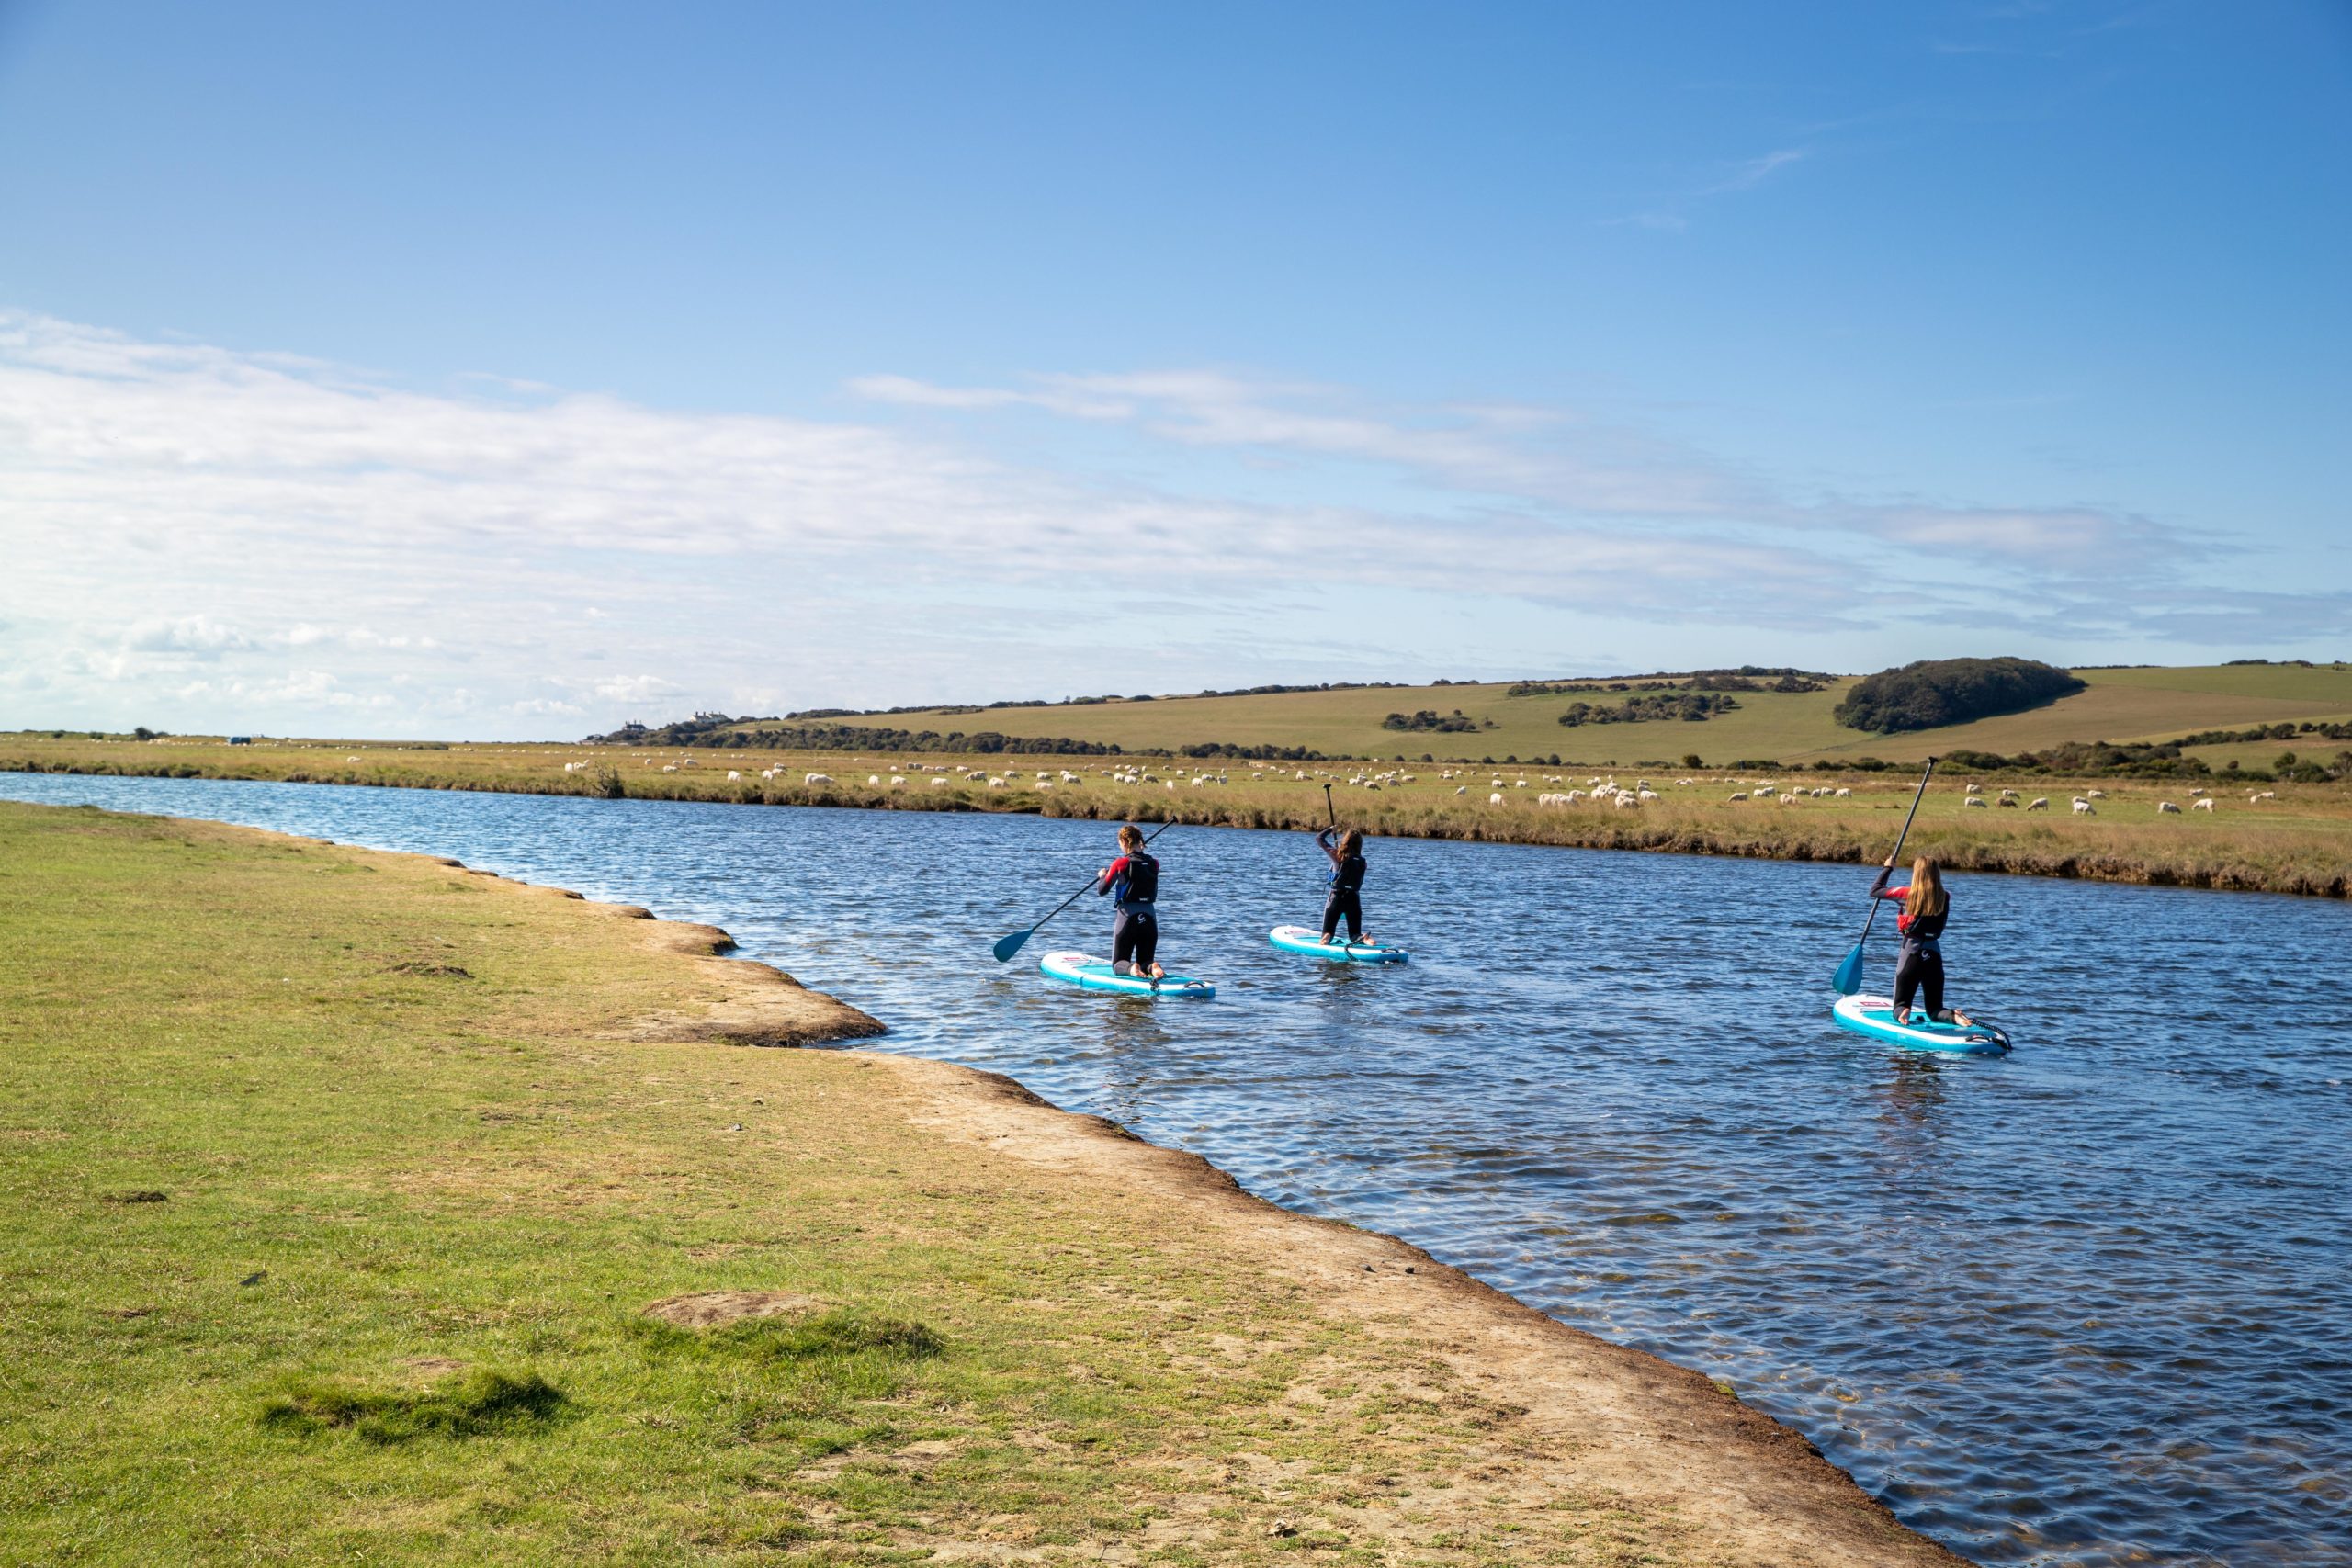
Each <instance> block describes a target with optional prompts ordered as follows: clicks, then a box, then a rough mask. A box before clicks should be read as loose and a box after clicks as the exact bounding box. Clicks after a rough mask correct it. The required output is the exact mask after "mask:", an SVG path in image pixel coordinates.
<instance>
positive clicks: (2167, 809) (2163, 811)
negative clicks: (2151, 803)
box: [2156, 800, 2180, 817]
mask: <svg viewBox="0 0 2352 1568" xmlns="http://www.w3.org/2000/svg"><path fill="white" fill-rule="evenodd" d="M2156 815H2157V816H2159V817H2167V816H2169V817H2177V816H2179V815H2180V807H2177V806H2175V805H2174V804H2173V803H2172V802H2171V801H2169V800H2160V801H2158V802H2156Z"/></svg>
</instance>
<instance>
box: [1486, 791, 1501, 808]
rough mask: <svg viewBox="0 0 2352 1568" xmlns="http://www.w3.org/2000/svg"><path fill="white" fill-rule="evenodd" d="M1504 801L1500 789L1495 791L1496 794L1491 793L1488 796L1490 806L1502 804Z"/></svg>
mask: <svg viewBox="0 0 2352 1568" xmlns="http://www.w3.org/2000/svg"><path fill="white" fill-rule="evenodd" d="M1502 803H1503V797H1502V795H1501V793H1500V792H1499V791H1498V792H1497V793H1495V794H1493V795H1488V796H1487V805H1489V806H1500V805H1501V804H1502Z"/></svg>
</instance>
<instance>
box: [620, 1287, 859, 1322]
mask: <svg viewBox="0 0 2352 1568" xmlns="http://www.w3.org/2000/svg"><path fill="white" fill-rule="evenodd" d="M824 1309H825V1303H823V1302H820V1301H819V1300H818V1299H817V1298H816V1297H814V1296H800V1295H795V1294H793V1293H792V1292H789V1291H698V1292H695V1293H694V1294H692V1295H684V1296H671V1297H669V1298H667V1299H666V1300H663V1301H658V1302H654V1303H651V1304H650V1305H648V1306H646V1307H643V1308H641V1309H639V1310H640V1311H641V1312H642V1314H643V1315H645V1316H647V1317H650V1318H653V1319H655V1320H657V1321H658V1322H662V1323H668V1324H674V1325H677V1326H678V1327H680V1328H716V1327H718V1325H721V1324H726V1323H735V1322H739V1321H740V1320H741V1319H743V1318H747V1317H789V1316H791V1315H793V1314H796V1313H804V1312H822V1311H823V1310H824Z"/></svg>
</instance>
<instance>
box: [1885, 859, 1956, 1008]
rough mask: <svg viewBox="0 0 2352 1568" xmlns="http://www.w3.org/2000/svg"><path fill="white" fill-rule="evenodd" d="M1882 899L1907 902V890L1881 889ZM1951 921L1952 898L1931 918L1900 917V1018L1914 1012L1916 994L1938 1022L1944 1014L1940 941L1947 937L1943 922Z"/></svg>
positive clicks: (1896, 971) (1897, 983)
mask: <svg viewBox="0 0 2352 1568" xmlns="http://www.w3.org/2000/svg"><path fill="white" fill-rule="evenodd" d="M1876 891H1877V895H1878V897H1882V898H1908V897H1910V896H1911V889H1909V888H1908V887H1886V886H1881V887H1879V888H1878V889H1877V890H1876ZM1897 919H1899V920H1900V922H1901V927H1902V931H1903V950H1902V952H1901V953H1897V954H1896V955H1895V960H1894V1011H1895V1015H1896V1016H1897V1017H1898V1018H1899V1017H1901V1016H1902V1015H1903V1014H1905V1013H1906V1012H1909V1011H1910V1010H1911V998H1912V995H1913V993H1915V992H1919V993H1924V994H1923V995H1921V997H1920V1000H1922V1001H1924V1002H1925V1003H1927V1006H1928V1017H1929V1018H1937V1019H1939V1018H1941V1017H1943V1012H1944V954H1943V948H1942V945H1941V942H1940V941H1939V939H1940V938H1941V937H1942V936H1943V934H1944V922H1945V921H1946V920H1948V919H1951V894H1949V893H1947V894H1945V896H1944V907H1943V908H1941V909H1939V910H1938V911H1936V913H1934V914H1932V915H1902V916H1899V917H1897Z"/></svg>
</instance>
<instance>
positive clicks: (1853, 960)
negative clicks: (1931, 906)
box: [1830, 757, 1936, 997]
mask: <svg viewBox="0 0 2352 1568" xmlns="http://www.w3.org/2000/svg"><path fill="white" fill-rule="evenodd" d="M1935 776H1936V760H1935V759H1934V758H1933V757H1930V758H1928V771H1927V772H1926V773H1921V774H1920V775H1919V793H1918V794H1917V795H1913V796H1912V797H1911V809H1910V811H1909V813H1908V814H1906V815H1905V817H1904V818H1903V831H1902V832H1900V833H1898V834H1896V835H1895V836H1894V853H1893V854H1891V855H1889V856H1887V863H1889V864H1890V865H1891V864H1893V863H1894V862H1896V861H1899V860H1901V859H1902V858H1903V840H1905V839H1907V838H1909V837H1910V836H1911V818H1914V817H1917V816H1918V815H1919V802H1921V801H1922V800H1925V799H1926V798H1927V797H1928V780H1929V779H1931V778H1934V777H1935ZM1882 902H1883V900H1882V899H1879V898H1877V897H1872V898H1871V912H1870V913H1869V914H1868V915H1865V916H1864V917H1863V918H1862V935H1861V941H1860V942H1855V943H1854V951H1853V952H1851V953H1848V954H1846V962H1845V963H1843V964H1839V965H1838V977H1837V978H1836V979H1834V980H1832V981H1830V984H1831V985H1832V986H1834V987H1837V988H1838V995H1839V996H1841V997H1850V996H1852V995H1853V994H1854V993H1855V992H1856V991H1859V990H1860V989H1861V988H1862V944H1863V943H1864V942H1869V941H1870V940H1871V921H1872V920H1875V919H1878V907H1879V905H1880V904H1881V903H1882Z"/></svg>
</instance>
